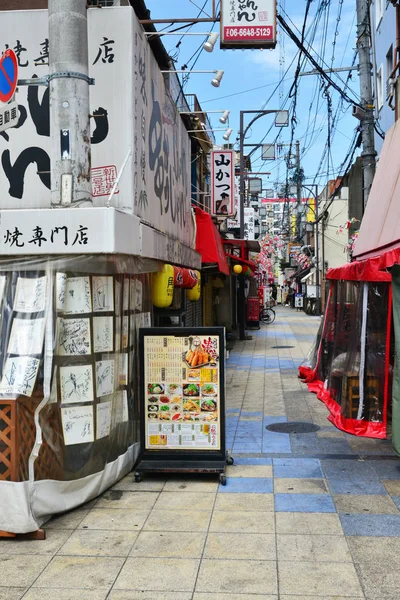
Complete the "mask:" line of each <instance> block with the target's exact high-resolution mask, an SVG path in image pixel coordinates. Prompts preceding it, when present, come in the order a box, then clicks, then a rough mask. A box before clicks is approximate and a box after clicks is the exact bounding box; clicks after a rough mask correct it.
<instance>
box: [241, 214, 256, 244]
mask: <svg viewBox="0 0 400 600" xmlns="http://www.w3.org/2000/svg"><path fill="white" fill-rule="evenodd" d="M244 239H245V240H254V239H255V238H254V208H245V209H244Z"/></svg>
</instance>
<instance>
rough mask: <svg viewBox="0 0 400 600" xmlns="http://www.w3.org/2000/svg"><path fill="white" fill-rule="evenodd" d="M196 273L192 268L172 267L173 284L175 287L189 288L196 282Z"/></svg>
mask: <svg viewBox="0 0 400 600" xmlns="http://www.w3.org/2000/svg"><path fill="white" fill-rule="evenodd" d="M197 279H198V277H197V273H196V271H193V270H192V269H184V268H182V267H174V285H175V287H180V288H185V289H188V290H191V289H193V288H194V287H195V285H196V284H197Z"/></svg>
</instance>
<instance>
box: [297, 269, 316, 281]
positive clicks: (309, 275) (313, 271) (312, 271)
mask: <svg viewBox="0 0 400 600" xmlns="http://www.w3.org/2000/svg"><path fill="white" fill-rule="evenodd" d="M314 273H315V269H311V271H310V272H309V274H308V275H306V276H305V277H303V279H300V282H301V283H305V282H306V281H307V279H308V278H309V277H311V275H314Z"/></svg>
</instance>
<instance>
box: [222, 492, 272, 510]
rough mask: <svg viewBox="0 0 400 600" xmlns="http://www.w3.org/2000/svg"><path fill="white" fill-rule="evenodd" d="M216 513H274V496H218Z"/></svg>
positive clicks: (227, 494)
mask: <svg viewBox="0 0 400 600" xmlns="http://www.w3.org/2000/svg"><path fill="white" fill-rule="evenodd" d="M214 510H215V511H230V510H233V511H251V512H253V511H256V512H273V510H274V496H273V494H246V493H244V494H229V493H226V494H218V496H217V500H216V503H215V507H214Z"/></svg>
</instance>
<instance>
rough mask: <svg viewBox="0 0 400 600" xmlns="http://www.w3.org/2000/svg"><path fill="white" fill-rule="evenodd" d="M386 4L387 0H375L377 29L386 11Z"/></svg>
mask: <svg viewBox="0 0 400 600" xmlns="http://www.w3.org/2000/svg"><path fill="white" fill-rule="evenodd" d="M385 5H386V0H375V25H376V28H377V29H378V27H379V24H380V22H381V19H382V17H383V13H384V12H385Z"/></svg>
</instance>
